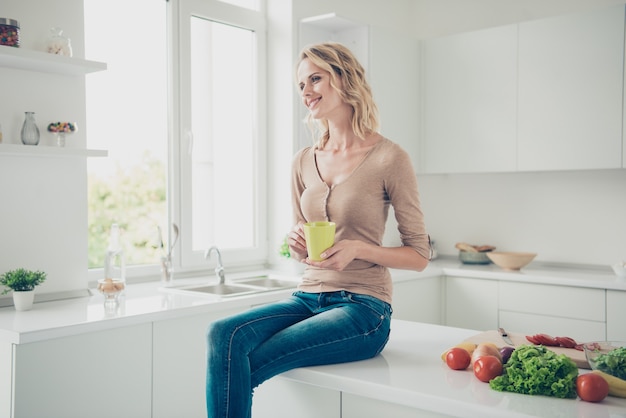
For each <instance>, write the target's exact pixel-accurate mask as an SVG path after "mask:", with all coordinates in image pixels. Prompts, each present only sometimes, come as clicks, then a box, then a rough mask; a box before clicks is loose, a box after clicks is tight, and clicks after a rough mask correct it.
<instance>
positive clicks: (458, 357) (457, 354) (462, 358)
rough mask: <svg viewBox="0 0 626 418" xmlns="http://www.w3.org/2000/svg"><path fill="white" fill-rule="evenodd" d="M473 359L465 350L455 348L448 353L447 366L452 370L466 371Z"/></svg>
mask: <svg viewBox="0 0 626 418" xmlns="http://www.w3.org/2000/svg"><path fill="white" fill-rule="evenodd" d="M471 359H472V357H471V356H470V354H469V353H468V352H467V350H465V349H464V348H460V347H454V348H451V349H449V350H448V352H447V353H446V364H447V365H448V367H449V368H451V369H452V370H465V369H467V366H469V364H470V360H471Z"/></svg>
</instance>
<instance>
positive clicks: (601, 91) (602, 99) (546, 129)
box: [517, 5, 624, 171]
mask: <svg viewBox="0 0 626 418" xmlns="http://www.w3.org/2000/svg"><path fill="white" fill-rule="evenodd" d="M623 59H624V6H623V5H621V6H619V7H610V8H606V9H602V10H599V11H595V12H590V13H586V14H583V15H571V16H564V17H558V18H552V19H543V20H538V21H533V22H527V23H522V24H520V25H519V77H518V85H519V102H518V103H519V110H518V148H517V152H518V169H519V170H522V171H523V170H534V171H538V170H576V169H607V168H620V167H622V95H623V82H624V68H623Z"/></svg>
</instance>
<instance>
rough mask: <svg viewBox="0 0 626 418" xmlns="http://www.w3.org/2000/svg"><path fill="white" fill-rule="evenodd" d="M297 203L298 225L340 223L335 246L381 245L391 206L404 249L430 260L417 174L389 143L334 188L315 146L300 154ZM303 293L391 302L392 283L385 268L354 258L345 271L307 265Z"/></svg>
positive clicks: (403, 154) (296, 159) (295, 188)
mask: <svg viewBox="0 0 626 418" xmlns="http://www.w3.org/2000/svg"><path fill="white" fill-rule="evenodd" d="M292 201H293V202H292V203H293V210H294V218H295V221H296V222H299V221H301V222H315V221H331V222H335V223H336V233H335V242H338V241H341V240H360V241H363V242H366V243H368V244H372V245H377V246H381V245H382V240H383V235H384V232H385V225H386V222H387V216H388V213H389V205H391V206H393V212H394V214H395V218H396V221H397V224H398V231H399V233H400V240H401V242H402V245H403V246H407V247H411V248H413V249H414V250H415V251H417V252H418V253H419V254H420V255H422V256H423V257H425V258H426V259H428V258H429V254H430V242H429V237H428V234H427V232H426V228H425V225H424V216H423V213H422V210H421V207H420V201H419V193H418V188H417V177H416V175H415V171H414V169H413V166H412V164H411V160H410V158H409V156H408V154H407V153H406V151H404V150H403V149H402V148H401V147H400V146H399V145H397V144H396V143H394V142H392V141H390V140H389V139H386V138H383V139H382V140H381V141H379V142H378V143H377V144H375V145H374V147H373V148H372V149H371V150H369V152H368V153H367V154H366V156H365V157H364V158H363V160H362V161H361V163H360V164H359V165H358V166H357V167H356V168H355V169H354V171H353V172H352V173H351V174H350V175H349V176H348V178H346V179H345V180H344V181H342V182H340V183H338V184H335V185H333V186H332V187H330V186H328V185H327V184H326V183H325V182H324V181H323V180H322V178H321V177H320V174H319V171H318V169H317V164H316V158H315V147H307V148H304V149H302V150H300V151H299V152H298V153H297V154H296V155H295V157H294V160H293V163H292ZM299 289H300V290H302V291H305V292H333V291H338V290H346V291H349V292H353V293H359V294H365V295H370V296H374V297H377V298H379V299H381V300H383V301H385V302H387V303H391V301H392V293H393V284H392V280H391V275H390V273H389V271H388V269H387V268H386V267H384V266H381V265H378V264H374V263H371V262H369V261H366V260H360V259H355V260H353V261H352V262H350V263H349V264H348V265H347V266H346V268H345V269H344V270H343V271H335V270H329V269H321V268H317V267H313V266H307V268H306V269H305V271H304V274H303V277H302V281H301V283H300V285H299Z"/></svg>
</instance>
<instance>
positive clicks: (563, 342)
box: [554, 337, 576, 348]
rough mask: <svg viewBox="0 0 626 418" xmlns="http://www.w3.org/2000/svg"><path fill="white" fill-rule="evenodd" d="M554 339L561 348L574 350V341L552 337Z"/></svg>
mask: <svg viewBox="0 0 626 418" xmlns="http://www.w3.org/2000/svg"><path fill="white" fill-rule="evenodd" d="M554 339H555V340H556V341H557V342H558V343H559V344H560V345H561V347H565V348H574V347H576V340H574V339H573V338H570V337H554Z"/></svg>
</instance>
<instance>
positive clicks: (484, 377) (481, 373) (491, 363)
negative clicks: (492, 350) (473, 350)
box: [474, 356, 502, 382]
mask: <svg viewBox="0 0 626 418" xmlns="http://www.w3.org/2000/svg"><path fill="white" fill-rule="evenodd" d="M501 374H502V362H500V360H499V359H498V358H497V357H494V356H482V357H478V358H477V359H476V361H474V375H475V376H476V377H477V378H478V380H480V381H481V382H489V381H490V380H491V379H493V378H494V377H496V376H500V375H501Z"/></svg>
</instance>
